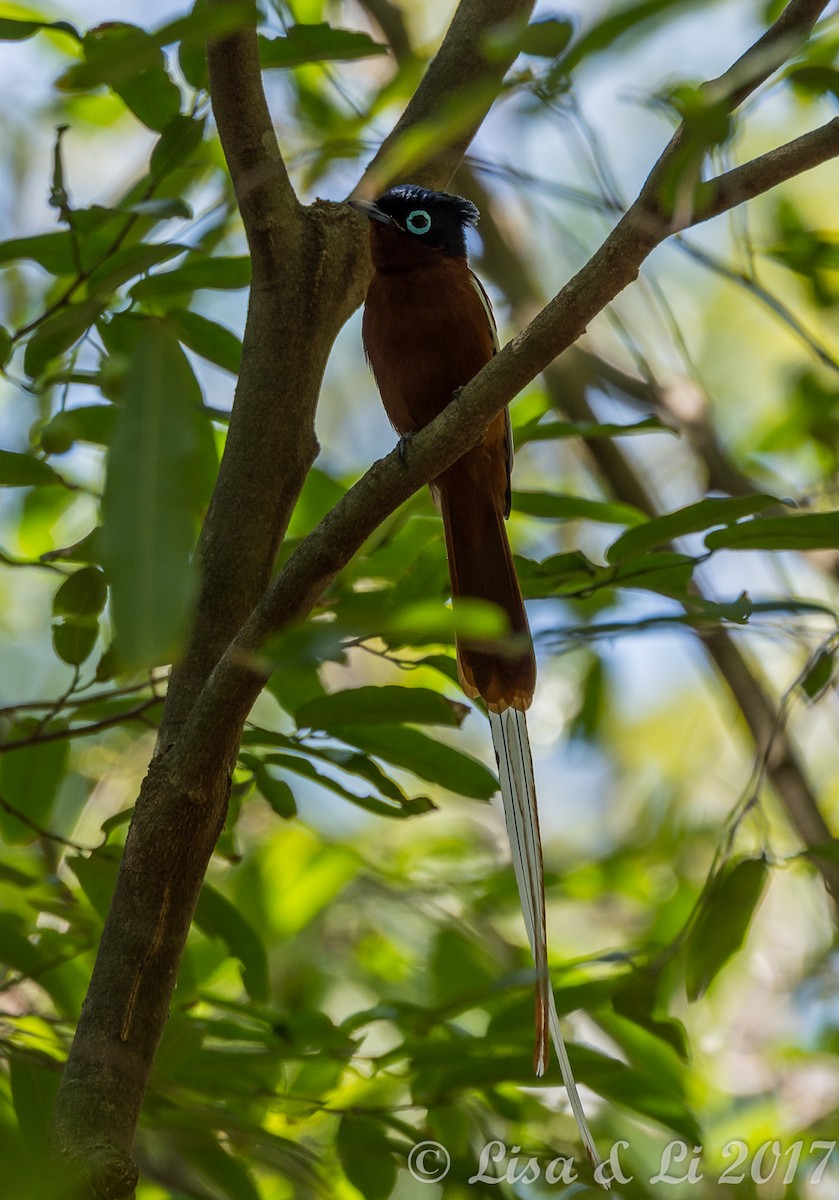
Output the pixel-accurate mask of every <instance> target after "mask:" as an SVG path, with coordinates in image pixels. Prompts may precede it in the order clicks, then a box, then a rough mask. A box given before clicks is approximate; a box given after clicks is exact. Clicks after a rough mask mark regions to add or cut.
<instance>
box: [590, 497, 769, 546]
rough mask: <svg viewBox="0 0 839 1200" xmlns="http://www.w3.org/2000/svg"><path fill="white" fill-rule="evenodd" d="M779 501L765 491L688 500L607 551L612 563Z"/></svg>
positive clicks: (625, 536)
mask: <svg viewBox="0 0 839 1200" xmlns="http://www.w3.org/2000/svg"><path fill="white" fill-rule="evenodd" d="M779 503H780V501H779V500H778V498H777V497H776V496H767V495H764V494H758V495H754V496H737V497H734V498H733V499H718V498H716V497H712V498H711V499H709V500H700V501H699V502H698V503H697V504H689V505H688V506H687V507H686V508H680V509H677V510H676V512H671V513H665V515H664V516H661V517H654V518H653V519H652V520H650V521H646V522H645V523H644V524H643V525H638V526H636V528H634V529H628V530H627V531H626V533H624V534H621V536H620V537H619V538H618V539H617V541H615V542H613V543H612V545H611V546H610V547H609V549H608V550H607V551H606V559H607V561H608V562H611V563H614V562H620V561H621V559H625V558H629V557H631V556H632V555H634V554H642V553H643V552H644V551H646V550H654V549H656V547H658V546H663V545H665V544H666V543H667V542H670V541H672V540H673V539H674V538H677V537H682V536H684V535H685V534H687V533H698V532H699V531H700V530H702V529H710V528H711V526H713V525H729V524H731V523H733V522H734V521H738V520H739V519H740V518H741V517H749V516H751V515H752V514H753V513H757V512H763V511H764V510H765V509H767V508H774V507H776V506H777V505H778V504H779Z"/></svg>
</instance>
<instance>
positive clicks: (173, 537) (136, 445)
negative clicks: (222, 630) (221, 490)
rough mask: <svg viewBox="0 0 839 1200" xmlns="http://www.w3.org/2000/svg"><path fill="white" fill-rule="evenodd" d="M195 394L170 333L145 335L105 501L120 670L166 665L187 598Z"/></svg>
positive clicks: (105, 558) (105, 551)
mask: <svg viewBox="0 0 839 1200" xmlns="http://www.w3.org/2000/svg"><path fill="white" fill-rule="evenodd" d="M200 407H201V392H200V389H199V387H198V384H197V382H196V380H195V376H194V375H193V373H192V370H191V368H190V366H189V363H188V362H187V360H186V357H185V356H184V353H183V351H182V350H181V348H180V346H179V345H178V342H177V340H176V339H175V337H174V335H173V334H172V333H170V331H169V330H168V329H166V328H165V326H164V325H162V324H161V323H160V322H157V321H148V322H146V323H145V324H144V326H143V327H142V329H141V331H140V333H139V337H138V338H137V342H136V345H135V348H134V352H133V353H132V355H131V357H130V363H129V371H128V378H127V384H126V389H125V396H124V402H123V405H122V407H121V409H120V412H119V413H118V416H117V420H116V425H115V429H114V436H113V442H112V446H111V452H110V455H109V458H108V466H107V472H106V479H105V493H104V497H103V501H102V512H103V528H102V537H101V543H100V544H101V549H102V562H103V565H104V566H105V569H106V572H107V576H108V582H109V583H110V586H111V603H112V609H113V618H114V625H115V627H116V631H117V635H118V637H119V650H120V655H121V656H122V662H123V666H124V668H126V669H130V670H135V669H138V668H141V667H144V666H152V665H155V664H158V663H162V662H170V661H171V660H172V658H173V657H175V656H176V655H177V653H178V649H179V647H180V645H181V640H182V638H183V635H184V632H185V629H186V623H187V618H188V614H189V609H190V605H191V603H192V595H193V570H192V565H191V562H190V555H191V552H192V548H193V543H194V538H195V520H196V492H197V490H198V488H199V487H203V480H201V479H200V473H201V430H200V428H199V421H203V417H202V416H201V415H200Z"/></svg>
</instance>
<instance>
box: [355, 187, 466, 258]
mask: <svg viewBox="0 0 839 1200" xmlns="http://www.w3.org/2000/svg"><path fill="white" fill-rule="evenodd" d="M376 208H377V209H378V210H379V212H381V213H384V214H385V215H386V216H387V217H389V218H390V220H391V222H392V223H393V224H394V225H396V226H397V227H398V228H399V229H402V230H403V231H404V232H405V233H407V234H410V235H411V236H412V237H416V238H418V239H419V240H420V241H422V242H424V243H425V244H426V245H428V246H431V247H433V248H434V249H435V250H442V251H443V252H444V253H445V254H450V255H452V256H454V257H463V256H465V254H466V230H467V229H469V228H470V227H474V226H475V225H477V223H478V217H479V215H480V214H479V213H478V210H477V208H476V207H475V205H474V204H473V203H472V201H471V200H466V199H464V197H463V196H452V195H450V194H449V193H448V192H432V191H430V190H429V189H428V188H424V187H420V186H419V185H418V184H416V183H400V184H398V185H397V186H396V187H392V188H390V189H389V191H387V192H385V193H384V194H383V195H381V196H379V198H378V199H377V200H376Z"/></svg>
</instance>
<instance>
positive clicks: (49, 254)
mask: <svg viewBox="0 0 839 1200" xmlns="http://www.w3.org/2000/svg"><path fill="white" fill-rule="evenodd" d="M20 258H25V259H31V260H32V262H36V263H38V265H39V266H41V267H43V268H44V270H45V271H49V273H50V275H72V274H73V273H74V272H75V270H76V262H75V258H74V256H73V239H72V236H71V234H70V232H69V231H68V230H64V229H62V230H56V231H54V232H52V233H40V234H38V235H37V236H35V237H23V238H13V239H12V240H11V241H8V242H0V265H5V264H6V263H9V262H15V261H16V260H17V259H20Z"/></svg>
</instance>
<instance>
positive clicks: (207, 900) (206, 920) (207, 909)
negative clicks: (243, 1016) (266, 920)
mask: <svg viewBox="0 0 839 1200" xmlns="http://www.w3.org/2000/svg"><path fill="white" fill-rule="evenodd" d="M195 921H196V924H197V925H198V927H199V929H201V930H202V931H203V932H204V933H206V935H207V936H208V937H217V938H221V939H222V941H223V942H224V943H225V944H226V946H227V947H228V949H229V950H230V953H231V954H232V955H233V956H234V957H235V958H238V959H239V961H240V963H241V964H242V983H243V984H244V985H245V989H246V990H247V993H248V995H249V996H250V997H251V999H253V1000H257V1001H259V1002H261V1003H263V1004H264V1003H266V1002H267V1000H268V998H269V996H270V994H271V989H270V985H269V983H268V956H267V954H266V951H265V946H264V944H263V942H262V939H261V938H260V936H259V934H258V933H257V932H256V930H255V929H254V928H253V926H252V925H250V924H249V923H248V921H247V920H246V919H245V918H244V916H243V915H242V913H241V912H240V911H239V909H238V908H237V907H236V906H235V905H234V904H231V902H230V901H229V900H228V899H227V898H226V897H225V896H223V895H222V894H221V892H219V891H217V890H216V889H215V888H214V887H211V886H210V884H208V883H205V884H204V886H203V887H202V889H201V895H200V897H199V899H198V907H197V909H196V910H195Z"/></svg>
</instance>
